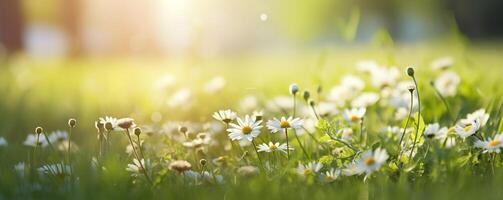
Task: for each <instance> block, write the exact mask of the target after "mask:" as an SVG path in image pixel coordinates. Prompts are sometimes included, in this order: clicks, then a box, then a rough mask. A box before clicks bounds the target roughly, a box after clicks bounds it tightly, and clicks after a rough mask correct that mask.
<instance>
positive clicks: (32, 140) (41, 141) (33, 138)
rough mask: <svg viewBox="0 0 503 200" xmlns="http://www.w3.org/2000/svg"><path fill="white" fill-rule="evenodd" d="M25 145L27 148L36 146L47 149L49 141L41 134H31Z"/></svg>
mask: <svg viewBox="0 0 503 200" xmlns="http://www.w3.org/2000/svg"><path fill="white" fill-rule="evenodd" d="M37 138H38V142H37ZM23 144H24V145H26V146H31V147H35V146H38V147H47V145H49V144H48V143H47V140H46V139H45V137H44V136H43V135H42V134H39V135H38V136H37V134H29V135H28V136H27V137H26V140H24V142H23Z"/></svg>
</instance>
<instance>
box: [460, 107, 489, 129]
mask: <svg viewBox="0 0 503 200" xmlns="http://www.w3.org/2000/svg"><path fill="white" fill-rule="evenodd" d="M475 119H478V120H479V122H480V127H483V126H485V125H486V123H487V121H488V120H489V114H487V113H486V110H485V109H483V108H481V109H478V110H476V111H475V112H473V113H470V114H468V115H466V118H465V119H462V120H461V122H463V123H470V122H471V121H473V120H475Z"/></svg>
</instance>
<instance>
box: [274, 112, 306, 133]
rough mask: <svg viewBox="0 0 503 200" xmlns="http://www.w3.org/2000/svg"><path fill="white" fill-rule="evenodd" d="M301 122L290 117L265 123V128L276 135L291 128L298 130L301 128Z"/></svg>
mask: <svg viewBox="0 0 503 200" xmlns="http://www.w3.org/2000/svg"><path fill="white" fill-rule="evenodd" d="M302 122H303V121H302V120H301V119H300V118H293V117H292V116H290V117H288V118H286V117H281V119H279V120H278V119H277V118H274V119H272V120H269V121H267V128H268V129H269V130H271V132H273V133H276V132H278V131H280V132H284V131H285V129H289V128H293V129H300V128H301V127H302Z"/></svg>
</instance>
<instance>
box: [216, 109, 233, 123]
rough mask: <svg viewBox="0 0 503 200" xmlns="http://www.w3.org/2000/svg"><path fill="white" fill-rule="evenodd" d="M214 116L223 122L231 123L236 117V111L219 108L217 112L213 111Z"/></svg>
mask: <svg viewBox="0 0 503 200" xmlns="http://www.w3.org/2000/svg"><path fill="white" fill-rule="evenodd" d="M213 118H215V119H216V120H218V121H221V122H223V123H226V124H228V123H230V122H232V121H233V120H234V119H236V113H235V112H232V111H231V110H230V109H227V110H219V111H217V112H215V113H213Z"/></svg>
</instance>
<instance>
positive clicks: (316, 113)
mask: <svg viewBox="0 0 503 200" xmlns="http://www.w3.org/2000/svg"><path fill="white" fill-rule="evenodd" d="M309 106H310V107H311V110H313V113H314V116H315V117H316V120H320V116H318V112H316V108H315V107H314V106H313V105H309Z"/></svg>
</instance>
